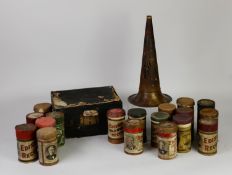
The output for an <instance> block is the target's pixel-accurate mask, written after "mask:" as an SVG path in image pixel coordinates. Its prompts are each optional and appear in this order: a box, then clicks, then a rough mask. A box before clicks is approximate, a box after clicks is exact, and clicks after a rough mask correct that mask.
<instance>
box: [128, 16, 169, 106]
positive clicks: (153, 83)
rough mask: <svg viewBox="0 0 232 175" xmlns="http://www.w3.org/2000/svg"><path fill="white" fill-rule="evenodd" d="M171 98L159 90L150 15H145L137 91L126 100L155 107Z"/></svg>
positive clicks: (137, 104) (138, 104)
mask: <svg viewBox="0 0 232 175" xmlns="http://www.w3.org/2000/svg"><path fill="white" fill-rule="evenodd" d="M171 100H172V98H171V97H170V96H169V95H167V94H162V92H161V90H160V81H159V72H158V64H157V58H156V50H155V40H154V34H153V26H152V17H151V16H147V22H146V29H145V37H144V46H143V58H142V68H141V74H140V85H139V92H138V93H137V94H134V95H131V96H129V97H128V101H129V102H130V103H132V104H134V105H136V106H141V107H156V106H158V105H159V104H161V103H166V102H170V101H171Z"/></svg>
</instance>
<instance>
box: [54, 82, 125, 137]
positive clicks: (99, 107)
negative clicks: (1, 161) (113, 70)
mask: <svg viewBox="0 0 232 175" xmlns="http://www.w3.org/2000/svg"><path fill="white" fill-rule="evenodd" d="M51 101H52V107H53V110H54V111H62V112H64V118H65V136H66V137H67V138H72V137H84V136H93V135H101V134H107V130H108V129H107V117H106V112H107V110H108V109H111V108H121V107H122V101H121V99H120V98H119V96H118V95H117V93H116V92H115V90H114V88H113V87H112V86H105V87H96V88H86V89H76V90H64V91H52V92H51ZM89 111H95V112H96V111H97V113H98V115H96V116H92V117H91V116H87V115H88V113H89ZM86 114H87V115H86Z"/></svg>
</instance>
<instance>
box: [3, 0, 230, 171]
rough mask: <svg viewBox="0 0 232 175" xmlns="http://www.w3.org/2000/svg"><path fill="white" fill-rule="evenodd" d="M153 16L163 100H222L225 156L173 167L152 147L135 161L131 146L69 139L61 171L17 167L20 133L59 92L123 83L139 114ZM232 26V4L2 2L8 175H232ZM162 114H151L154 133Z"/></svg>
mask: <svg viewBox="0 0 232 175" xmlns="http://www.w3.org/2000/svg"><path fill="white" fill-rule="evenodd" d="M146 15H152V16H153V26H154V34H155V39H156V40H155V41H156V49H157V56H158V64H159V74H160V83H161V88H162V91H163V93H168V94H169V95H171V96H172V97H173V100H174V101H175V100H176V98H177V97H180V96H189V97H192V98H194V99H195V101H197V100H199V99H200V98H211V99H213V100H215V101H216V107H217V109H218V110H219V112H220V116H219V117H220V124H219V145H218V154H217V155H215V156H211V157H207V156H203V155H201V154H199V153H197V151H196V150H195V149H193V150H192V151H191V152H190V153H188V154H178V156H177V157H176V159H174V160H170V161H164V160H160V159H158V157H157V151H156V150H154V149H151V148H150V147H149V146H148V145H147V146H146V148H145V152H144V153H143V154H142V155H139V156H129V155H126V154H124V152H123V144H121V145H112V144H109V143H108V142H107V136H97V137H86V138H81V139H69V140H66V144H65V146H64V147H62V148H61V149H60V150H59V153H60V155H59V156H60V162H59V164H57V165H56V166H51V167H43V166H41V165H40V164H39V163H38V161H37V162H35V163H30V164H23V163H20V162H18V161H17V150H16V139H15V131H14V126H15V125H16V124H20V123H23V122H25V115H26V114H27V113H29V112H31V111H32V107H33V105H34V104H36V103H38V102H43V101H50V91H51V90H64V89H77V88H85V87H94V86H105V85H114V87H115V88H116V90H117V92H118V94H119V95H120V97H121V98H122V100H123V101H124V108H125V109H128V108H130V107H132V105H130V104H129V103H128V102H127V97H128V96H129V95H130V94H132V93H135V92H137V90H138V86H139V77H140V67H141V61H142V50H143V39H144V29H145V22H146V21H145V20H146ZM231 18H232V1H230V0H166V1H164V0H150V1H149V0H143V1H136V0H115V1H109V0H96V1H90V0H65V1H61V0H0V59H1V62H0V80H1V81H0V82H1V86H0V106H1V122H0V126H1V127H0V138H1V144H0V167H1V173H3V174H4V175H7V174H10V175H12V174H25V173H26V174H33V175H36V174H45V173H46V174H48V173H50V174H57V175H59V174H62V175H63V174H67V175H68V174H90V173H91V174H101V175H103V174H158V173H159V174H162V175H165V174H170V173H174V174H177V173H178V174H186V173H188V174H189V175H191V174H215V175H216V174H219V173H223V174H230V171H229V170H230V166H231V158H232V141H231V122H232V118H231V89H232V83H231V81H232V70H231V65H232V64H231V63H232V59H231V57H232V51H231V50H232V49H231V45H232V33H231V31H232V21H231ZM156 110H157V109H156V108H150V109H149V110H148V120H147V123H148V127H150V114H151V112H154V111H156ZM148 131H149V128H148ZM226 172H227V173H226Z"/></svg>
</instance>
